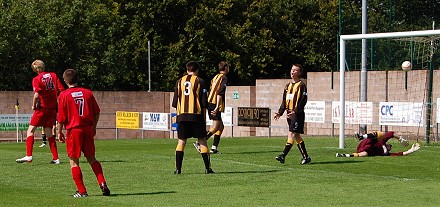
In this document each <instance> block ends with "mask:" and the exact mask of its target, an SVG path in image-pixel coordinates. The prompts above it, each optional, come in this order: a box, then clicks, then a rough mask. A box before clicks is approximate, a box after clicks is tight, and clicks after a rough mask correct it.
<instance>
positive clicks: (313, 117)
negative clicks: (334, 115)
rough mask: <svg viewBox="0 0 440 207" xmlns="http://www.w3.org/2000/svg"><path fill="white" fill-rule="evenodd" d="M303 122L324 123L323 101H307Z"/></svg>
mask: <svg viewBox="0 0 440 207" xmlns="http://www.w3.org/2000/svg"><path fill="white" fill-rule="evenodd" d="M304 113H305V115H306V118H305V122H315V123H325V101H307V104H306V106H305V108H304Z"/></svg>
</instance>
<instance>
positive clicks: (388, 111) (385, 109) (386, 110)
mask: <svg viewBox="0 0 440 207" xmlns="http://www.w3.org/2000/svg"><path fill="white" fill-rule="evenodd" d="M393 108H394V106H393V105H383V106H382V107H381V108H380V113H381V114H382V115H391V116H393V115H394V113H393Z"/></svg>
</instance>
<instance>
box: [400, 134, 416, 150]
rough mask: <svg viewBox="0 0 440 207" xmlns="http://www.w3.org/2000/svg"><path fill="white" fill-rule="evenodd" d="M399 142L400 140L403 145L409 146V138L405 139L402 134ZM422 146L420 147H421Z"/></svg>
mask: <svg viewBox="0 0 440 207" xmlns="http://www.w3.org/2000/svg"><path fill="white" fill-rule="evenodd" d="M399 142H400V144H401V145H403V146H405V147H406V146H408V144H409V143H408V140H406V139H404V138H403V137H402V136H400V138H399ZM419 148H420V147H419Z"/></svg>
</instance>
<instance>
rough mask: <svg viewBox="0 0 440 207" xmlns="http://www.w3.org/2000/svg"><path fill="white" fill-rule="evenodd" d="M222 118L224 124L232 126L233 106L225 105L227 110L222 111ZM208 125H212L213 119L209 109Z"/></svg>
mask: <svg viewBox="0 0 440 207" xmlns="http://www.w3.org/2000/svg"><path fill="white" fill-rule="evenodd" d="M222 120H223V125H224V126H232V107H225V112H223V113H222ZM206 125H212V120H210V119H209V117H208V111H206Z"/></svg>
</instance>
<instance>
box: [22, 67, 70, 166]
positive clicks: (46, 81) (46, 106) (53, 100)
mask: <svg viewBox="0 0 440 207" xmlns="http://www.w3.org/2000/svg"><path fill="white" fill-rule="evenodd" d="M31 68H32V70H33V71H34V72H35V73H37V74H38V75H37V76H36V77H34V78H33V80H32V87H33V91H34V96H33V98H32V110H34V113H33V115H32V118H31V121H30V124H29V128H28V130H27V138H26V156H24V157H23V158H20V159H17V160H16V162H17V163H23V162H32V159H33V158H32V151H33V147H34V142H35V140H34V134H35V130H36V129H37V127H40V126H42V127H43V128H44V134H46V136H47V137H48V139H47V140H48V141H49V146H50V151H51V152H52V161H51V162H50V163H51V164H59V163H60V160H59V157H58V149H57V144H56V141H55V135H54V134H53V133H52V127H53V125H54V122H55V119H56V115H57V97H58V95H59V94H60V92H61V91H63V90H64V86H63V85H62V84H61V81H60V80H59V79H58V77H57V75H56V74H55V73H52V72H45V65H44V62H43V61H41V60H35V61H34V62H32V64H31Z"/></svg>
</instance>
